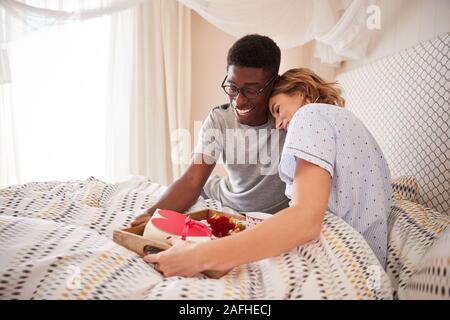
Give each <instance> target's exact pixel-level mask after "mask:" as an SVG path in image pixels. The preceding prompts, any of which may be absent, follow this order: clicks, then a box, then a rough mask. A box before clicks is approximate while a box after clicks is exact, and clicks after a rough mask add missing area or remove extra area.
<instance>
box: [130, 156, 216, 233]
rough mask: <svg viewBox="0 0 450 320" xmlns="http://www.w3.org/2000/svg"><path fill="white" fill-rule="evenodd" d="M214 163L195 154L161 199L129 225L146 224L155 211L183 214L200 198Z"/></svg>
mask: <svg viewBox="0 0 450 320" xmlns="http://www.w3.org/2000/svg"><path fill="white" fill-rule="evenodd" d="M215 166H216V164H215V163H213V164H208V162H207V161H205V160H204V157H203V155H202V154H195V155H194V157H193V159H192V162H191V164H190V165H189V167H188V168H187V170H186V171H185V173H184V174H183V175H182V176H181V177H180V178H179V179H177V180H175V181H174V182H173V183H172V184H171V185H170V186H169V187H168V188H167V190H166V192H164V194H163V195H162V197H161V198H160V199H159V200H158V202H156V203H155V204H154V205H153V206H152V207H151V208H149V209H148V210H147V211H146V212H145V213H144V214H142V215H140V216H139V217H137V218H136V219H135V220H134V221H133V222H132V223H131V225H132V226H133V227H134V226H137V225H140V224H142V223H146V222H147V221H148V220H149V219H150V217H151V216H152V215H153V213H154V212H155V210H156V209H168V210H174V211H178V212H183V211H186V210H187V209H189V208H190V207H191V206H192V205H193V204H194V203H195V202H196V201H197V199H198V197H199V196H200V193H201V190H202V188H203V186H204V185H205V183H206V180H208V178H209V176H210V175H211V172H212V171H213V170H214V167H215Z"/></svg>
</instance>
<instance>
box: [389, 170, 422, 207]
mask: <svg viewBox="0 0 450 320" xmlns="http://www.w3.org/2000/svg"><path fill="white" fill-rule="evenodd" d="M392 195H393V198H394V199H397V200H401V199H403V200H409V201H416V199H417V196H418V195H419V184H418V183H417V180H416V179H415V178H414V177H409V176H401V177H398V178H396V179H393V180H392Z"/></svg>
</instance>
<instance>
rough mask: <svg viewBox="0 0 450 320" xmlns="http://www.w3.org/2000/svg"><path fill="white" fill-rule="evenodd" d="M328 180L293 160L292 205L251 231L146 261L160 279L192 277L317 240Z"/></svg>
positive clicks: (176, 249) (179, 246)
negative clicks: (179, 276) (295, 165)
mask: <svg viewBox="0 0 450 320" xmlns="http://www.w3.org/2000/svg"><path fill="white" fill-rule="evenodd" d="M330 185H331V176H330V174H329V173H328V171H326V170H325V169H322V168H321V167H319V166H316V165H314V164H312V163H309V162H307V161H305V160H302V159H299V160H297V167H296V172H295V178H294V184H293V198H292V202H293V205H292V207H290V208H287V209H284V210H282V211H280V212H278V213H277V214H275V215H274V216H273V217H272V218H270V219H268V220H266V221H264V222H262V223H260V224H258V225H256V226H255V227H253V228H251V229H249V230H245V231H242V232H240V233H237V234H235V235H233V236H231V237H225V238H221V239H218V240H214V241H208V242H204V243H201V244H195V245H192V244H187V243H180V242H178V244H176V245H174V246H173V247H171V248H170V249H168V250H166V251H164V252H161V253H158V254H156V255H149V256H147V257H146V258H145V259H146V261H148V262H154V263H158V270H159V271H161V272H162V273H163V274H164V275H165V276H174V275H182V276H192V275H194V274H196V273H198V272H202V271H205V270H218V271H224V270H228V269H230V268H233V267H235V266H238V265H241V264H246V263H250V262H253V261H257V260H261V259H264V258H268V257H273V256H276V255H278V254H280V253H282V252H285V251H288V250H290V249H292V248H294V247H296V246H298V245H301V244H304V243H306V242H308V241H311V240H313V239H315V238H317V237H318V236H319V234H320V229H321V225H322V221H323V216H324V213H325V210H326V209H327V204H328V196H329V193H330Z"/></svg>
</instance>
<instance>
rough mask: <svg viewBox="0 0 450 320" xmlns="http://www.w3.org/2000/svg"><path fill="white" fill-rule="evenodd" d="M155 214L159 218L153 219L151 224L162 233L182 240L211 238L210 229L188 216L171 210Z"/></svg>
mask: <svg viewBox="0 0 450 320" xmlns="http://www.w3.org/2000/svg"><path fill="white" fill-rule="evenodd" d="M157 212H158V213H159V215H160V216H161V218H154V219H152V220H151V222H152V223H153V225H154V226H155V227H157V228H158V229H160V230H162V231H165V232H168V233H171V234H175V235H180V236H181V239H182V240H186V237H187V236H190V237H205V236H208V237H210V238H212V232H211V229H210V228H209V227H208V226H207V225H205V224H203V223H201V222H199V221H196V220H193V219H191V217H190V216H186V215H184V214H181V213H179V212H175V211H171V210H158V211H157Z"/></svg>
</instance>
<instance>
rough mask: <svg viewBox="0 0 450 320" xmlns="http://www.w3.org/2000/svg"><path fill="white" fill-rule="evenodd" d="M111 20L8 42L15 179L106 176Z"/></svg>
mask: <svg viewBox="0 0 450 320" xmlns="http://www.w3.org/2000/svg"><path fill="white" fill-rule="evenodd" d="M109 28H110V18H109V17H102V18H97V19H93V20H89V21H84V22H79V23H70V24H67V25H63V26H57V27H52V29H51V30H48V31H45V32H34V33H32V34H31V35H29V36H27V37H25V38H22V39H21V40H18V41H15V42H12V43H11V47H10V49H11V51H10V53H11V55H10V57H11V74H12V99H13V106H14V129H15V134H16V137H17V144H16V148H17V150H16V151H17V156H18V171H19V179H20V183H25V182H29V181H49V180H75V179H85V178H87V177H88V176H95V177H96V178H99V179H105V176H106V172H105V167H106V166H105V163H106V112H107V111H106V98H107V80H108V61H109V59H108V55H109V34H110V29H109Z"/></svg>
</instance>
